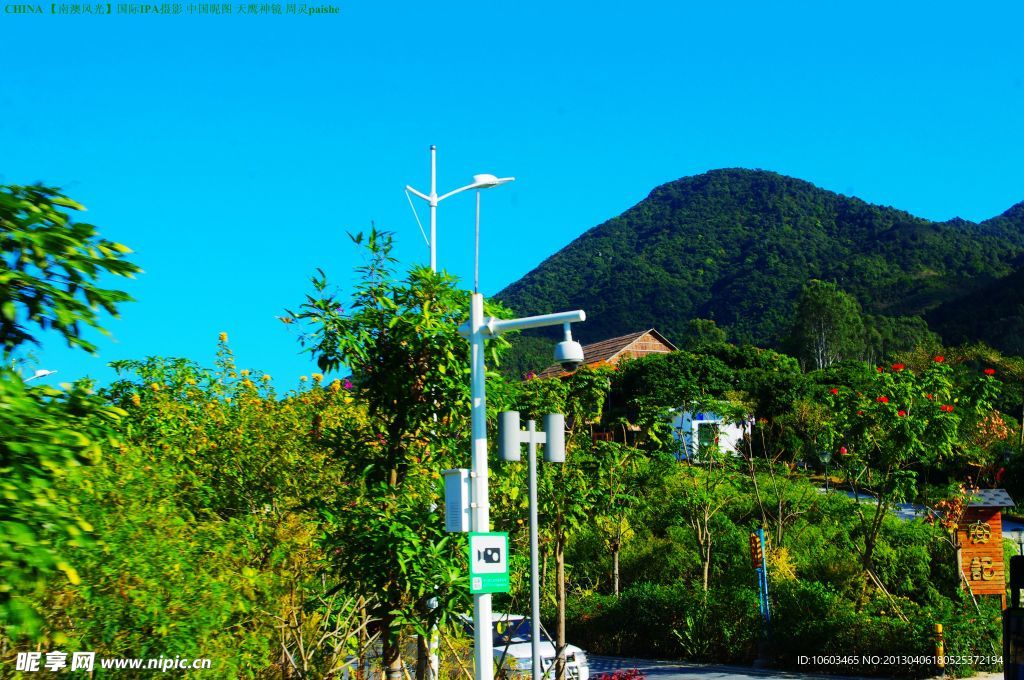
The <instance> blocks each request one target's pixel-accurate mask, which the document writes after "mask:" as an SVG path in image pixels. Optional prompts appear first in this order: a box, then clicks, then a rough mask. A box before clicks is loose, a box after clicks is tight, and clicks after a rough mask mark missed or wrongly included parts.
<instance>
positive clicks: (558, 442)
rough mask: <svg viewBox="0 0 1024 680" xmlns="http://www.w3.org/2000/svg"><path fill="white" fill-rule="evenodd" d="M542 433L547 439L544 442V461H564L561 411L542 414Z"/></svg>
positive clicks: (563, 419)
mask: <svg viewBox="0 0 1024 680" xmlns="http://www.w3.org/2000/svg"><path fill="white" fill-rule="evenodd" d="M544 434H546V435H547V441H546V442H545V444H544V462H545V463H564V462H565V416H564V415H562V414H561V413H549V414H547V415H546V416H544Z"/></svg>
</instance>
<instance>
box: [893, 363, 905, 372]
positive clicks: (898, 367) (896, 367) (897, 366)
mask: <svg viewBox="0 0 1024 680" xmlns="http://www.w3.org/2000/svg"><path fill="white" fill-rule="evenodd" d="M904 368H906V366H904V365H903V364H893V365H892V370H894V371H897V372H898V371H902V370H903V369H904Z"/></svg>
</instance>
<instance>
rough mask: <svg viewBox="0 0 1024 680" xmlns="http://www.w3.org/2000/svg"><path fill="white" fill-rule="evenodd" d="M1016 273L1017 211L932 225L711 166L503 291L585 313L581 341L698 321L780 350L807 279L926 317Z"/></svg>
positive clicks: (660, 190)
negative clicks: (710, 322) (977, 220)
mask: <svg viewBox="0 0 1024 680" xmlns="http://www.w3.org/2000/svg"><path fill="white" fill-rule="evenodd" d="M1022 264H1024V203H1021V204H1018V205H1016V206H1014V207H1013V208H1011V209H1010V210H1008V211H1007V212H1006V213H1004V214H1002V215H1000V216H998V217H995V218H993V219H990V220H986V221H985V222H982V223H981V224H975V223H973V222H968V221H966V220H962V219H959V218H957V219H954V220H950V221H948V222H932V221H929V220H926V219H922V218H919V217H915V216H913V215H911V214H909V213H907V212H904V211H902V210H897V209H895V208H890V207H883V206H877V205H872V204H869V203H866V202H864V201H862V200H860V199H857V198H852V197H847V196H843V195H840V194H836V193H833V192H831V191H826V190H824V189H820V188H818V187H816V186H814V185H813V184H811V183H809V182H805V181H802V180H799V179H794V178H792V177H786V176H783V175H779V174H777V173H773V172H766V171H760V170H744V169H727V170H714V171H711V172H707V173H705V174H702V175H697V176H693V177H685V178H683V179H680V180H677V181H675V182H670V183H668V184H664V185H662V186H660V187H657V188H656V189H654V191H652V192H651V194H650V195H649V196H648V197H647V198H646V199H644V200H643V201H641V202H640V203H638V204H637V205H636V206H634V207H632V208H630V209H629V210H627V211H626V212H624V213H623V214H621V215H619V216H618V217H615V218H612V219H611V220H608V221H607V222H605V223H604V224H601V225H598V226H596V227H594V228H592V229H590V230H589V231H587V232H586V233H584V234H583V235H582V236H580V237H579V238H577V239H576V240H575V241H573V242H572V243H570V244H569V245H568V246H566V247H565V248H563V249H562V250H560V251H559V252H557V253H555V254H554V255H552V256H551V257H549V258H548V259H547V260H545V261H544V262H543V263H542V264H541V265H540V266H538V267H537V268H536V269H534V270H533V271H531V272H529V273H528V274H527V275H526V276H524V277H523V278H522V279H520V280H519V281H517V282H515V283H513V284H512V285H510V286H508V287H507V288H506V289H505V290H503V291H501V292H500V293H499V294H498V298H499V299H500V300H501V301H502V302H504V303H505V304H506V305H508V306H510V307H511V308H512V309H514V310H515V311H516V312H517V313H520V314H540V313H546V312H552V311H557V310H561V309H574V308H577V307H578V308H583V309H585V310H586V312H587V323H586V324H585V325H583V326H581V327H580V328H579V329H578V335H579V336H580V339H581V340H582V341H583V342H584V343H586V342H592V341H596V340H600V339H603V338H608V337H612V336H616V335H621V334H624V333H628V332H631V331H634V330H636V329H643V328H652V327H654V328H658V329H659V330H660V331H662V332H663V333H664V334H665V335H666V336H667V337H668V338H670V339H674V338H678V337H679V336H680V335H682V333H683V332H684V329H685V328H686V325H687V323H688V322H689V321H690V320H691V319H694V318H705V319H713V320H715V321H716V322H717V323H718V325H719V326H720V327H722V328H724V329H726V331H727V332H728V334H729V336H730V339H732V340H734V341H738V342H751V343H754V344H758V345H761V346H778V345H779V343H780V341H781V340H782V338H783V337H784V336H785V334H786V332H787V331H788V326H789V324H790V321H791V318H792V312H793V303H794V299H795V298H796V296H797V294H798V293H799V292H800V291H801V289H802V287H803V285H804V284H805V283H807V282H808V281H809V280H810V279H820V280H823V281H832V282H835V283H836V284H837V285H838V286H839V288H840V289H842V290H844V291H846V292H848V293H850V294H852V295H853V296H854V297H855V298H856V299H857V300H858V301H859V302H860V304H861V306H862V307H863V309H864V311H865V312H866V313H868V314H875V315H886V316H894V317H897V316H921V315H924V314H925V313H927V312H928V311H930V310H932V309H934V308H936V307H938V306H939V305H941V304H943V303H945V302H948V301H951V300H953V299H956V298H960V297H962V296H964V295H965V294H969V293H971V292H973V291H976V290H979V289H981V288H983V287H985V286H987V285H989V284H992V283H993V282H995V281H997V280H999V279H1001V278H1003V277H1006V276H1008V275H1009V274H1011V273H1013V272H1014V271H1015V270H1016V269H1017V268H1018V267H1020V266H1021V265H1022Z"/></svg>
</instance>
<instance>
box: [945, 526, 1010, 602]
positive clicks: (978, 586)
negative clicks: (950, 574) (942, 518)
mask: <svg viewBox="0 0 1024 680" xmlns="http://www.w3.org/2000/svg"><path fill="white" fill-rule="evenodd" d="M956 537H957V543H958V544H959V546H960V568H961V569H962V570H963V572H964V578H965V579H966V580H967V583H968V584H969V585H970V586H971V592H972V593H974V594H975V595H1000V596H1003V595H1005V594H1006V576H1005V572H1004V570H1003V517H1002V513H1001V512H1000V509H999V508H978V507H969V508H967V510H966V512H964V516H963V520H961V522H960V525H959V526H958V527H957V530H956Z"/></svg>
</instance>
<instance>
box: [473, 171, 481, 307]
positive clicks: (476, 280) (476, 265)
mask: <svg viewBox="0 0 1024 680" xmlns="http://www.w3.org/2000/svg"><path fill="white" fill-rule="evenodd" d="M475 231H476V238H475V242H476V246H475V247H474V253H473V292H474V293H479V292H480V190H479V189H477V190H476V230H475Z"/></svg>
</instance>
